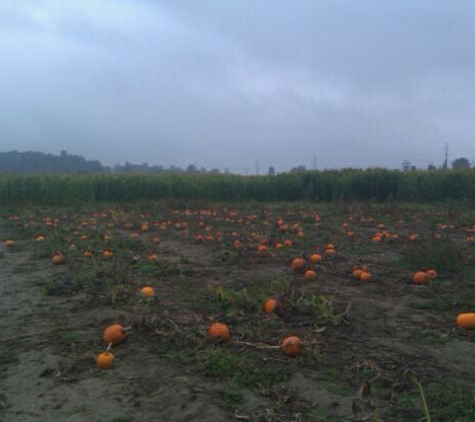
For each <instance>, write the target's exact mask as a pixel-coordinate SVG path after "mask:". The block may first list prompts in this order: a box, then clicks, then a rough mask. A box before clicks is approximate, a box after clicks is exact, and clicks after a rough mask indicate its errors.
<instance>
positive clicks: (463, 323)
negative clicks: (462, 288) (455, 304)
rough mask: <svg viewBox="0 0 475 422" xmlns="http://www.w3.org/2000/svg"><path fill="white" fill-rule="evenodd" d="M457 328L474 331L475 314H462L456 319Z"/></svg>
mask: <svg viewBox="0 0 475 422" xmlns="http://www.w3.org/2000/svg"><path fill="white" fill-rule="evenodd" d="M455 323H456V324H457V327H461V328H467V329H472V328H475V312H462V313H460V314H458V315H457V318H456V319H455Z"/></svg>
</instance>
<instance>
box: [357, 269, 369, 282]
mask: <svg viewBox="0 0 475 422" xmlns="http://www.w3.org/2000/svg"><path fill="white" fill-rule="evenodd" d="M360 280H361V281H369V280H371V273H370V272H369V271H362V272H361V275H360Z"/></svg>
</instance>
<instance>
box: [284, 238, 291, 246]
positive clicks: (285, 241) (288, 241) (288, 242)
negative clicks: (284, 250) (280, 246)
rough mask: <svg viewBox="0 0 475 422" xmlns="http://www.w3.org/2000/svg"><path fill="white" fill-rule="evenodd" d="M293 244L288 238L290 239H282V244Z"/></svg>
mask: <svg viewBox="0 0 475 422" xmlns="http://www.w3.org/2000/svg"><path fill="white" fill-rule="evenodd" d="M292 245H293V242H292V241H291V240H290V239H285V240H284V246H289V247H290V246H292Z"/></svg>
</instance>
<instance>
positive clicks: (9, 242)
mask: <svg viewBox="0 0 475 422" xmlns="http://www.w3.org/2000/svg"><path fill="white" fill-rule="evenodd" d="M3 243H4V244H5V246H13V245H14V244H15V241H14V240H13V239H6V240H4V241H3Z"/></svg>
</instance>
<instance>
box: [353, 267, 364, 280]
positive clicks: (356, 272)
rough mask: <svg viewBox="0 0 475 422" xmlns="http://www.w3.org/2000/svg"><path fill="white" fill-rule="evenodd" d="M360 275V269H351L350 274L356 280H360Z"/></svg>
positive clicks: (361, 272) (361, 271)
mask: <svg viewBox="0 0 475 422" xmlns="http://www.w3.org/2000/svg"><path fill="white" fill-rule="evenodd" d="M361 274H363V270H362V269H361V268H355V269H353V271H352V272H351V275H352V276H353V277H354V278H356V279H357V280H359V279H360V277H361Z"/></svg>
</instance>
